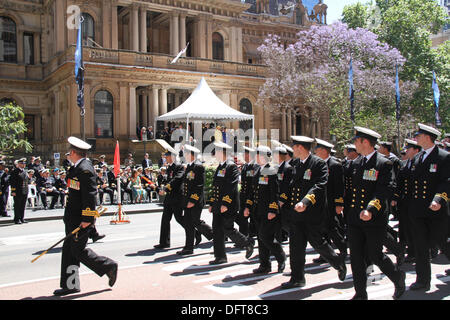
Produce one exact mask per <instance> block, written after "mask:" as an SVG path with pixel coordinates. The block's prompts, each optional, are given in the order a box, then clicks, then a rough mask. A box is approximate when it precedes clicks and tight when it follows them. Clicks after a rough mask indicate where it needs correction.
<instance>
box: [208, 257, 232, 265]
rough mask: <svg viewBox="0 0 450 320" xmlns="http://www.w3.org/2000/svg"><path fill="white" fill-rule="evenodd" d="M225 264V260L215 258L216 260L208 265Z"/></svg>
mask: <svg viewBox="0 0 450 320" xmlns="http://www.w3.org/2000/svg"><path fill="white" fill-rule="evenodd" d="M227 262H228V260H227V258H216V259H214V260H212V261H210V262H209V264H211V265H215V264H223V263H227Z"/></svg>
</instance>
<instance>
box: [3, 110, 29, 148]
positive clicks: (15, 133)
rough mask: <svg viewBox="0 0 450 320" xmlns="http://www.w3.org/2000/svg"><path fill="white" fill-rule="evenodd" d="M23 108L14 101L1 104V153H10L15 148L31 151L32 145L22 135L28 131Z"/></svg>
mask: <svg viewBox="0 0 450 320" xmlns="http://www.w3.org/2000/svg"><path fill="white" fill-rule="evenodd" d="M23 119H24V113H23V111H22V108H21V107H20V106H18V105H16V104H15V103H13V102H7V103H4V104H1V105H0V153H1V154H2V155H9V154H11V153H12V152H13V151H14V150H17V149H22V150H25V152H31V150H32V149H33V147H32V145H31V144H30V143H29V142H28V141H27V140H26V139H22V138H21V137H20V136H21V135H22V134H23V133H25V132H26V131H27V127H26V125H25V122H24V121H23Z"/></svg>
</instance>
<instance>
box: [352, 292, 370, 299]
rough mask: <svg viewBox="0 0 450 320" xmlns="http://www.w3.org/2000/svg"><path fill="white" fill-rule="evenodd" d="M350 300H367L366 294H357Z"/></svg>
mask: <svg viewBox="0 0 450 320" xmlns="http://www.w3.org/2000/svg"><path fill="white" fill-rule="evenodd" d="M350 300H367V293H366V294H358V293H357V294H355V295H354V296H353V298H351V299H350Z"/></svg>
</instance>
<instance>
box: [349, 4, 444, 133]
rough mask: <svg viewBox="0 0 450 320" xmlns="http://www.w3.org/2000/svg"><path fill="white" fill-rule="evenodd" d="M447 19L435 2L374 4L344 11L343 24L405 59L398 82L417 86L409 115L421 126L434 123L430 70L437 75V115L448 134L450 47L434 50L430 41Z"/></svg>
mask: <svg viewBox="0 0 450 320" xmlns="http://www.w3.org/2000/svg"><path fill="white" fill-rule="evenodd" d="M446 19H447V12H446V11H445V10H444V9H443V8H442V7H440V6H439V5H438V3H437V1H435V0H376V1H375V3H374V4H373V5H372V6H371V5H370V4H361V3H357V4H353V5H350V6H346V7H345V9H344V11H343V20H344V21H346V22H348V23H349V25H350V27H351V28H357V27H364V28H367V29H369V30H370V31H372V32H374V33H376V34H377V35H378V37H379V40H380V41H382V42H385V43H387V44H389V45H390V46H392V47H394V48H397V49H398V50H399V51H400V53H401V54H402V56H403V57H405V58H406V62H405V64H404V65H403V68H402V70H401V72H400V79H401V80H403V81H415V82H416V83H417V84H418V87H417V89H416V91H415V94H414V99H413V102H412V106H413V111H412V112H413V114H414V116H415V117H417V118H418V119H419V120H420V121H422V122H427V123H434V105H433V91H432V89H431V83H432V73H433V70H434V71H435V72H436V76H437V82H438V85H439V89H440V92H441V101H440V115H441V119H442V124H443V128H444V130H447V131H448V130H449V129H450V128H449V125H450V124H449V118H450V108H449V103H448V94H449V88H450V82H449V76H448V75H449V59H450V55H449V49H448V48H449V45H448V43H446V44H443V45H441V46H440V47H439V48H438V49H437V50H435V49H433V48H432V47H431V44H432V43H431V38H430V36H431V35H432V34H436V33H437V32H439V30H440V29H441V28H442V27H443V25H444V24H445V22H446ZM373 21H377V23H372V22H373Z"/></svg>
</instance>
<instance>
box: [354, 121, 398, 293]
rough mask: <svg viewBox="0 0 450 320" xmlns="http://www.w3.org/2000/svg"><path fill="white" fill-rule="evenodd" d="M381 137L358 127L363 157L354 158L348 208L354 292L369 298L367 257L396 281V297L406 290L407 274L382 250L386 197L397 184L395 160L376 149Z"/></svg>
mask: <svg viewBox="0 0 450 320" xmlns="http://www.w3.org/2000/svg"><path fill="white" fill-rule="evenodd" d="M380 137H381V136H380V135H379V134H378V133H376V132H375V131H373V130H370V129H367V128H362V127H355V137H354V138H353V139H354V144H355V147H356V151H357V152H358V153H360V154H361V156H360V157H359V158H357V159H355V160H353V161H352V163H351V164H350V170H351V174H352V193H351V201H350V202H349V203H350V208H349V210H348V217H347V222H348V239H349V248H350V259H351V266H352V272H353V285H354V288H355V295H354V296H353V298H352V299H353V300H367V298H368V297H367V291H366V288H367V274H366V269H367V265H366V264H367V262H366V261H367V258H368V259H369V260H370V261H371V262H372V263H374V264H376V265H377V266H378V267H379V268H380V270H381V271H382V272H383V273H384V274H385V275H386V276H387V277H388V278H389V279H390V280H391V281H392V282H393V283H394V285H395V291H394V295H393V298H394V299H398V298H400V296H401V295H402V294H403V293H404V292H405V273H404V272H403V271H402V270H399V269H398V268H397V267H396V266H395V265H394V264H393V263H392V261H391V260H390V259H389V257H388V256H387V255H385V254H384V253H383V242H384V239H385V238H386V232H387V224H388V216H387V212H386V211H385V208H386V199H387V198H388V197H389V196H390V193H391V190H392V188H393V184H394V174H393V168H392V162H391V161H390V160H389V159H387V158H386V157H385V156H383V155H382V154H380V153H378V152H377V151H376V150H375V144H376V143H377V140H378V139H379V138H380Z"/></svg>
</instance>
